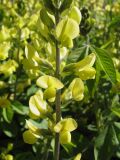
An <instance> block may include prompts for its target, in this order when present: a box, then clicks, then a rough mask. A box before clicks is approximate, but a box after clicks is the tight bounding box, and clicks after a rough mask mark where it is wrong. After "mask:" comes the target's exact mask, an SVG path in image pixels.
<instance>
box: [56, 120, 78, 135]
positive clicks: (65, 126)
mask: <svg viewBox="0 0 120 160" xmlns="http://www.w3.org/2000/svg"><path fill="white" fill-rule="evenodd" d="M76 128H77V122H76V121H75V120H74V119H73V118H65V119H62V120H61V121H60V122H58V123H57V124H56V125H55V127H54V131H55V132H56V133H59V132H61V131H62V132H63V131H69V132H72V131H74V130H75V129H76Z"/></svg>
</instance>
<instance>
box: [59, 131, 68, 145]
mask: <svg viewBox="0 0 120 160" xmlns="http://www.w3.org/2000/svg"><path fill="white" fill-rule="evenodd" d="M70 142H71V133H70V132H69V131H63V132H61V133H60V143H61V144H67V143H70Z"/></svg>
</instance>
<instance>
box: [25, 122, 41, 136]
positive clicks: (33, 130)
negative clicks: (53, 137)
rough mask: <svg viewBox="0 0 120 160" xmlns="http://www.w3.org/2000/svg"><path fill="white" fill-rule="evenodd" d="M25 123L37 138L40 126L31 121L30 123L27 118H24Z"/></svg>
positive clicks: (39, 133)
mask: <svg viewBox="0 0 120 160" xmlns="http://www.w3.org/2000/svg"><path fill="white" fill-rule="evenodd" d="M26 125H27V127H28V129H29V130H30V131H31V132H32V133H33V134H34V135H35V136H36V137H37V138H39V137H40V135H41V132H40V128H38V127H36V126H35V125H34V124H33V123H31V122H30V121H29V120H26Z"/></svg>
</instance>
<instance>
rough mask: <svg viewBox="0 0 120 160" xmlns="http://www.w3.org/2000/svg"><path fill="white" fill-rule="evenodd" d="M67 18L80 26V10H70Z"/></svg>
mask: <svg viewBox="0 0 120 160" xmlns="http://www.w3.org/2000/svg"><path fill="white" fill-rule="evenodd" d="M69 17H70V18H72V19H74V20H75V21H76V22H77V23H78V24H80V22H81V19H82V15H81V12H80V9H79V8H78V7H76V6H74V7H72V9H71V11H70V13H69Z"/></svg>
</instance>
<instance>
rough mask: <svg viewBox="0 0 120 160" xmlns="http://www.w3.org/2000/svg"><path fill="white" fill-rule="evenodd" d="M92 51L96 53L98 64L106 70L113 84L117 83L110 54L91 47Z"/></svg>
mask: <svg viewBox="0 0 120 160" xmlns="http://www.w3.org/2000/svg"><path fill="white" fill-rule="evenodd" d="M91 50H92V51H93V52H95V53H96V56H97V59H98V63H99V64H100V65H101V67H102V69H103V70H104V72H105V74H106V75H107V77H108V78H109V80H110V81H111V82H112V83H116V71H115V67H114V64H113V61H112V59H111V57H110V55H109V54H108V52H107V51H106V50H104V49H101V48H97V47H94V48H92V47H91Z"/></svg>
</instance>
